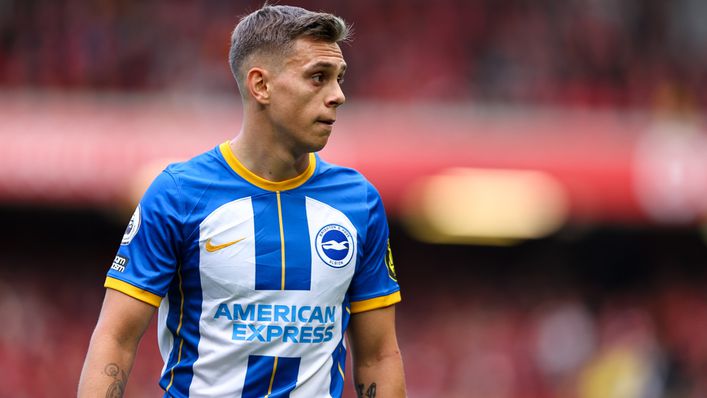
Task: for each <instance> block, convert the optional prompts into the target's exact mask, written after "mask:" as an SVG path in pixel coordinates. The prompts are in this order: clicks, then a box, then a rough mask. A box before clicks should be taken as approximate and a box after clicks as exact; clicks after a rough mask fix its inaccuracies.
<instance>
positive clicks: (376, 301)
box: [351, 291, 402, 314]
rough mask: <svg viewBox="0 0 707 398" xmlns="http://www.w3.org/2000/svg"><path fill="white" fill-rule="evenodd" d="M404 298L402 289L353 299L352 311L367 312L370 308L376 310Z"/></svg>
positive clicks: (354, 312) (353, 312)
mask: <svg viewBox="0 0 707 398" xmlns="http://www.w3.org/2000/svg"><path fill="white" fill-rule="evenodd" d="M401 300H402V298H401V297H400V291H397V292H394V293H391V294H389V295H387V296H380V297H374V298H372V299H368V300H362V301H352V302H351V313H352V314H357V313H359V312H365V311H370V310H375V309H378V308H383V307H389V306H391V305H393V304H396V303H399V302H400V301H401Z"/></svg>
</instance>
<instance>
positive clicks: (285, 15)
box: [228, 4, 351, 94]
mask: <svg viewBox="0 0 707 398" xmlns="http://www.w3.org/2000/svg"><path fill="white" fill-rule="evenodd" d="M350 32H351V29H350V27H349V25H347V24H346V22H345V21H344V20H343V19H341V18H339V17H337V16H335V15H332V14H328V13H323V12H312V11H309V10H305V9H304V8H300V7H293V6H284V5H268V4H265V5H264V6H263V7H262V8H261V9H259V10H257V11H254V12H252V13H250V14H248V15H246V16H245V17H243V18H242V19H241V20H240V22H238V24H237V25H236V28H235V29H234V30H233V34H232V35H231V49H230V51H229V54H228V61H229V64H230V66H231V73H233V77H235V78H236V83H238V88H239V90H240V91H241V94H243V93H244V81H245V73H246V71H245V70H243V69H244V65H246V64H247V62H248V60H249V58H250V57H252V56H254V55H258V54H272V55H277V56H284V55H286V54H287V53H288V52H289V51H290V50H291V49H292V46H293V43H294V41H295V40H296V39H299V38H301V37H311V38H314V39H316V40H321V41H324V42H327V43H339V42H343V41H346V40H348V39H349V35H350Z"/></svg>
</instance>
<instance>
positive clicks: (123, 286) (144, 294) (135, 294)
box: [103, 276, 162, 307]
mask: <svg viewBox="0 0 707 398" xmlns="http://www.w3.org/2000/svg"><path fill="white" fill-rule="evenodd" d="M103 286H105V287H107V288H111V289H113V290H117V291H119V292H122V293H125V294H127V295H128V296H130V297H132V298H136V299H138V300H140V301H143V302H145V303H147V304H150V305H152V306H154V307H159V306H160V303H161V302H162V297H160V296H158V295H156V294H154V293H150V292H148V291H146V290H142V289H140V288H139V287H136V286H133V285H131V284H129V283H127V282H123V281H121V280H120V279H115V278H111V277H110V276H108V277H106V283H104V284H103Z"/></svg>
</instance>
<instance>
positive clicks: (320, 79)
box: [312, 73, 324, 83]
mask: <svg viewBox="0 0 707 398" xmlns="http://www.w3.org/2000/svg"><path fill="white" fill-rule="evenodd" d="M312 80H314V81H315V82H316V83H321V82H323V81H324V75H322V74H321V73H317V74H316V75H312Z"/></svg>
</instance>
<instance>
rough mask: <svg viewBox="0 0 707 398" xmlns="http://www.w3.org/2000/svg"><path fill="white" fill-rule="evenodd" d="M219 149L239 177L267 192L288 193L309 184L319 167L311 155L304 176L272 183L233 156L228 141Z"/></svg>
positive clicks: (311, 154)
mask: <svg viewBox="0 0 707 398" xmlns="http://www.w3.org/2000/svg"><path fill="white" fill-rule="evenodd" d="M219 149H221V154H222V155H223V158H224V159H226V163H228V165H229V166H231V168H232V169H233V171H235V172H236V173H238V175H239V176H241V177H243V178H244V179H245V180H246V181H248V182H249V183H251V184H253V185H255V186H256V187H258V188H262V189H265V190H267V191H286V190H288V189H295V188H297V187H299V186H300V185H302V184H304V183H305V182H307V180H308V179H309V177H311V176H312V175H313V174H314V169H315V168H316V167H317V158H316V157H315V156H314V154H313V153H310V154H309V165H308V166H307V170H305V171H304V172H303V173H302V174H300V175H298V176H297V177H294V178H290V179H289V180H285V181H270V180H266V179H265V178H263V177H260V176H258V175H256V174H255V173H253V172H252V171H250V170H248V169H247V168H246V167H245V166H244V165H243V163H241V162H240V160H238V158H237V157H236V155H234V154H233V151H232V150H231V146H230V144H229V142H228V141H226V142H224V143H223V144H221V145H220V146H219Z"/></svg>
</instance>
